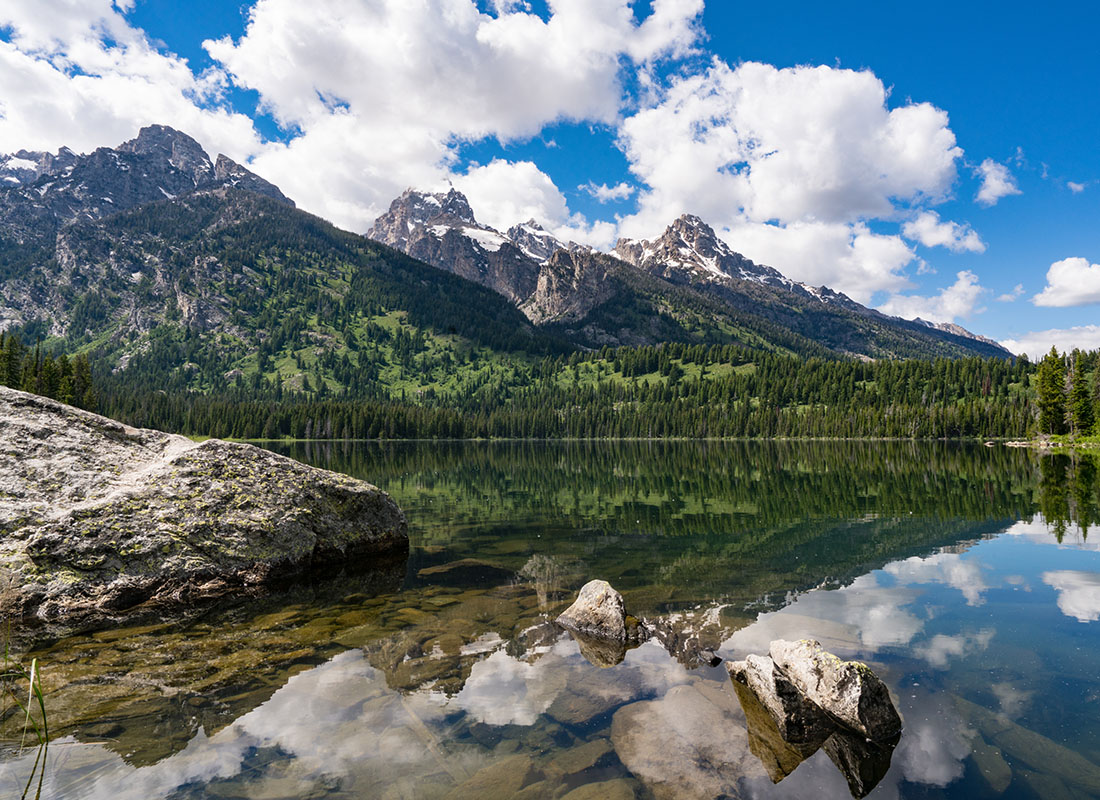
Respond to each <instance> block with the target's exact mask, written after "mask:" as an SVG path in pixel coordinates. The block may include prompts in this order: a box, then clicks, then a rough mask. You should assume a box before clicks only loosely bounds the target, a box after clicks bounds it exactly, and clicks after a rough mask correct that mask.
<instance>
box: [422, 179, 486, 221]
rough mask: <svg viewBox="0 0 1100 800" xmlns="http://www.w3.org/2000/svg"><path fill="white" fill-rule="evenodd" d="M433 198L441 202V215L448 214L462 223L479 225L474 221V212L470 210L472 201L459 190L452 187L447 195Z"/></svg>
mask: <svg viewBox="0 0 1100 800" xmlns="http://www.w3.org/2000/svg"><path fill="white" fill-rule="evenodd" d="M431 196H432V197H434V198H435V199H436V200H438V201H439V204H440V208H439V213H440V214H446V215H448V216H451V217H454V218H455V219H458V220H461V221H462V222H468V223H469V224H470V225H477V220H476V219H474V210H473V209H472V208H470V201H469V200H467V199H466V195H464V194H463V193H462V192H460V191H458V189H455V188H454V187H452V188H451V189H450V191H448V192H447V193H446V194H435V195H431Z"/></svg>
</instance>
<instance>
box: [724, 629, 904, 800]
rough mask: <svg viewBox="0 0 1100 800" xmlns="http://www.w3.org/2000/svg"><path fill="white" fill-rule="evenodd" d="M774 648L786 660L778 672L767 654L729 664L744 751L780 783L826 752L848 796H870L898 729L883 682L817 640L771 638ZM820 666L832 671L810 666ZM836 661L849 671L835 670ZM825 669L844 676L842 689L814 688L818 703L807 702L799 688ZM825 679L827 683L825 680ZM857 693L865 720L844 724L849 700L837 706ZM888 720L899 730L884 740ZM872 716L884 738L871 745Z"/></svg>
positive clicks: (887, 765) (884, 769)
mask: <svg viewBox="0 0 1100 800" xmlns="http://www.w3.org/2000/svg"><path fill="white" fill-rule="evenodd" d="M771 651H772V653H773V655H775V654H777V653H783V654H785V656H786V657H785V660H784V662H783V663H784V664H785V665H786V666H784V667H781V666H780V665H779V663H777V661H776V660H774V659H773V658H772V657H769V656H757V655H750V656H748V657H747V658H746V659H745V660H744V661H737V662H729V663H727V664H726V669H727V670H728V671H729V674H730V677H731V678H732V679H733V687H734V691H735V692H736V693H737V698H738V700H739V701H740V703H741V708H742V710H743V711H744V713H745V719H746V722H747V726H748V734H749V747H750V749H751V750H752V752H753V754H754V755H755V756H756V757H757V758H758V759H760V763H761V764H762V765H763V766H764V769H765V770H766V771H767V773H768V776H769V777H770V778H771V779H772V781H773V782H774V783H779V781H781V780H783V779H784V778H786V777H787V776H788V775H790V774H791V773H792V772H794V770H795V769H796V768H797V767H798V765H799V764H801V763H802V762H803V761H805V760H806V759H808V758H809V757H810V756H812V755H813V754H814V753H816V752H817V751H818V750H821V749H823V750H824V751H825V754H826V755H827V756H828V757H829V759H830V760H831V761H832V762H833V763H834V764H835V765H836V767H837V769H839V770H840V772H841V774H843V775H844V778H845V780H846V781H847V782H848V789H849V791H850V792H851V794H852V796H853V797H855V798H861V797H864V796H866V795H867V794H869V793H870V792H871V790H872V789H874V788H875V786H876V785H877V784H878V783H879V781H881V780H882V778H883V776H884V775H885V774H886V772H887V771H888V770H889V769H890V759H891V756H892V755H893V752H894V746H895V745H896V744H897V741H898V733H899V732H900V730H901V720H900V718H899V717H898V716H897V712H896V711H895V709H894V706H893V703H892V702H891V700H890V696H889V692H887V691H886V687H885V685H883V684H882V682H881V681H879V680H878V678H877V677H875V676H874V673H872V672H871V671H870V670H869V669H868V668H867V667H866V666H864V665H862V664H856V663H855V662H844V661H840V659H838V658H837V657H836V656H834V655H832V654H831V653H826V652H825V651H824V650H822V649H821V645H819V644H817V642H786V641H776V642H772V646H771ZM819 662H824V663H827V664H830V665H833V667H829V668H825V667H822V668H821V669H820V670H819V669H818V668H817V667H815V666H814V665H815V664H817V663H819ZM838 664H839V665H846V666H847V668H846V666H836V665H838ZM788 669H789V670H790V673H788V671H787V670H788ZM828 669H831V674H835V675H840V676H842V677H840V678H839V680H838V683H841V684H844V687H845V688H843V689H837V690H834V691H826V690H823V691H818V692H816V694H815V697H816V698H817V699H812V698H811V697H810V695H809V694H808V693H807V692H806V691H805V689H804V688H803V687H804V685H805V683H806V682H805V680H803V678H804V676H806V675H807V674H808V673H811V672H813V673H815V674H816V672H818V671H821V672H825V671H827V670H828ZM791 673H793V674H796V675H799V676H800V678H799V680H798V681H796V680H795V679H793V678H792V677H791ZM868 676H870V678H873V681H872V680H870V679H869V678H868ZM824 682H828V678H826V679H825V680H824ZM875 682H877V685H878V686H881V691H882V693H883V695H884V697H885V699H883V697H882V696H879V695H878V694H877V692H878V690H877V689H875V688H873V686H874V684H875ZM861 688H866V689H867V699H866V700H865V702H864V704H863V705H864V713H863V723H861V725H860V726H856V725H854V724H852V723H851V722H850V721H849V720H848V719H842V715H843V716H848V713H847V712H848V709H849V707H850V705H851V704H850V703H849V702H847V700H844V701H840V702H838V700H837V698H838V696H843V697H845V698H848V697H849V695H851V694H853V693H857V692H859V691H860V689H861ZM819 703H829V705H819ZM872 703H874V704H875V705H876V709H875V710H874V711H871V710H870V705H871V704H872ZM855 705H859V703H856V704H855ZM827 712H828V713H827ZM891 716H892V718H893V719H894V720H896V721H897V727H896V728H895V729H894V730H893V733H891V734H889V735H885V734H886V731H887V730H889V729H890V726H889V725H888V724H886V723H887V721H888V720H889V719H890V717H891ZM872 718H873V719H874V720H875V722H873V723H872V724H871V726H870V727H871V729H872V730H875V731H876V732H877V733H878V734H879V735H880V736H881V738H878V739H877V740H876V741H871V740H870V738H869V734H868V732H867V729H866V728H867V724H866V723H867V721H868V720H869V719H872ZM836 720H840V721H839V722H837V721H836Z"/></svg>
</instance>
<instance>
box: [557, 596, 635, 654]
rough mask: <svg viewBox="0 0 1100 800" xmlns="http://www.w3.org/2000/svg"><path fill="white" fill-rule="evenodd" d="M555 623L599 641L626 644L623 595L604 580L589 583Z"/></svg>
mask: <svg viewBox="0 0 1100 800" xmlns="http://www.w3.org/2000/svg"><path fill="white" fill-rule="evenodd" d="M557 622H558V624H559V625H561V626H562V627H563V628H566V629H568V630H570V631H576V632H577V633H583V634H587V635H588V636H595V637H598V638H600V639H614V640H616V641H620V642H625V641H626V639H627V636H628V633H629V632H628V630H627V620H626V608H625V606H624V605H623V596H622V595H621V594H619V593H618V592H616V591H615V590H614V589H613V588H611V584H610V583H608V582H607V581H589V582H588V583H586V584H585V585H584V586H582V587H581V590H580V592H579V593H578V594H577V599H576V601H574V603H573V605H571V606H569V608H567V609H565V611H564V612H563V613H562V614H561V616H559V617H558V619H557Z"/></svg>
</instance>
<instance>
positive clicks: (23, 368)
mask: <svg viewBox="0 0 1100 800" xmlns="http://www.w3.org/2000/svg"><path fill="white" fill-rule="evenodd" d="M0 385H3V386H8V387H10V388H12V389H19V390H21V391H24V392H31V393H33V394H38V395H42V396H43V397H49V398H51V399H53V400H60V401H61V402H62V403H68V404H69V405H73V406H76V407H77V408H84V409H87V410H89V411H95V410H96V406H97V404H98V400H97V393H96V387H95V381H94V380H93V378H92V369H91V366H90V365H89V363H88V358H87V356H85V355H76V356H73V357H72V358H70V357H69V356H67V355H65V354H64V353H57V354H55V353H52V352H48V351H44V350H43V348H42V345H41V343H37V344H35V345H34V347H29V346H27V344H26V343H24V341H23V339H22V338H21V337H20V336H18V335H16V334H15V333H10V334H6V333H3V332H0Z"/></svg>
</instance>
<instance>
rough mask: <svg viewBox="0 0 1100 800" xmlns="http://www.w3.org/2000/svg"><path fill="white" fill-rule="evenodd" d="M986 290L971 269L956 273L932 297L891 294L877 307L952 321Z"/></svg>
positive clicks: (970, 309)
mask: <svg viewBox="0 0 1100 800" xmlns="http://www.w3.org/2000/svg"><path fill="white" fill-rule="evenodd" d="M986 291H987V290H986V289H985V288H983V287H982V286H981V285H980V284H979V283H978V276H977V275H975V274H974V273H973V272H971V271H970V270H963V271H962V272H959V273H956V275H955V282H954V283H953V284H951V285H950V286H947V287H945V288H943V289H940V291H939V293H938V294H935V295H933V296H931V297H921V296H918V295H898V294H895V295H892V296H891V297H890V298H889V299H888V300H887V301H886V302H885V303H883V304H882V305H880V306H879V307H878V309H879V311H881V312H882V313H884V314H892V315H893V316H896V317H903V318H905V319H916V318H917V317H920V318H921V319H924V320H928V321H929V322H954V321H955V320H957V319H962V318H966V317H969V316H970V315H971V314H973V313H975V311H976V310H978V311H980V310H981V309H976V308H975V307H976V306H977V304H978V301H979V299H980V298H981V296H982V295H983V294H984V293H985V292H986Z"/></svg>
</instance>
